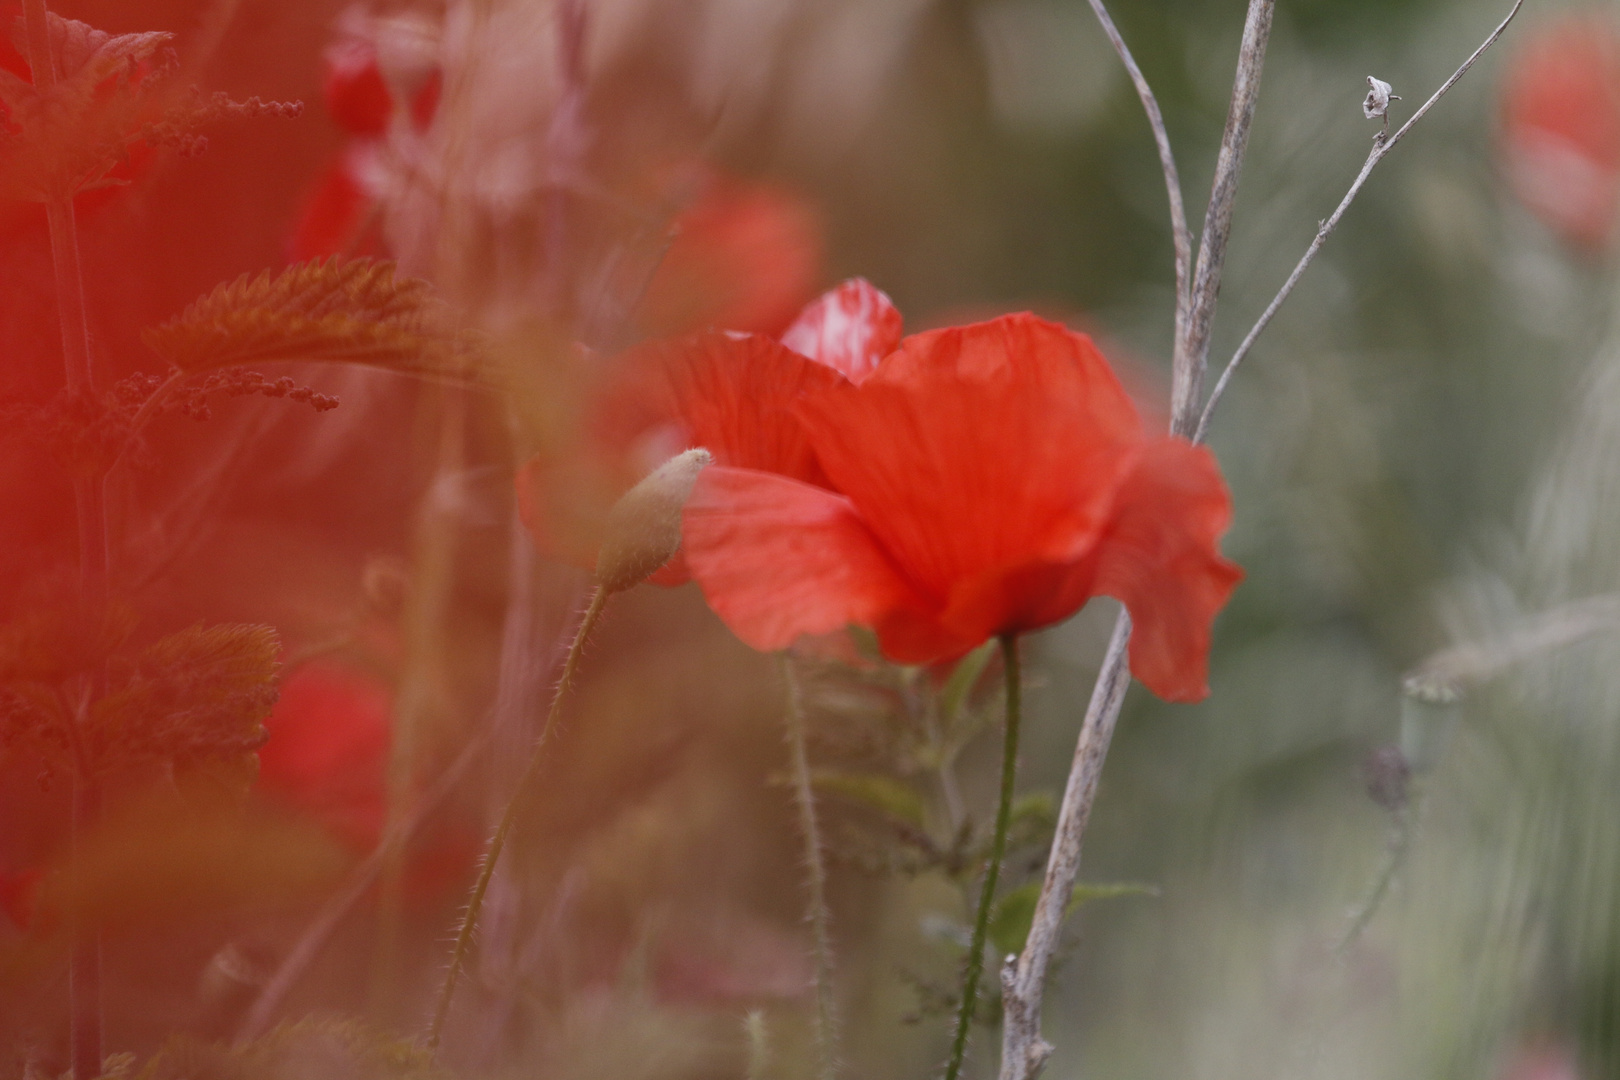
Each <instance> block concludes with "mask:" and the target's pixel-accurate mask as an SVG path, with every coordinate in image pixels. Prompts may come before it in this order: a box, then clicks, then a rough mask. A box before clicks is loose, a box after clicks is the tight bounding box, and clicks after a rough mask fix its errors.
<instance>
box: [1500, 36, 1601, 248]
mask: <svg viewBox="0 0 1620 1080" xmlns="http://www.w3.org/2000/svg"><path fill="white" fill-rule="evenodd" d="M1502 144H1503V156H1504V159H1505V167H1506V170H1507V177H1508V181H1509V183H1510V184H1511V185H1512V187H1513V190H1514V192H1515V194H1517V195H1518V197H1519V198H1520V199H1522V200H1523V201H1524V203H1525V205H1526V206H1528V207H1529V208H1530V209H1531V210H1532V211H1534V212H1535V213H1536V215H1537V216H1538V217H1540V218H1541V219H1542V220H1543V221H1544V222H1546V223H1547V224H1548V225H1549V226H1550V227H1552V228H1553V229H1555V230H1556V231H1557V232H1558V233H1559V234H1560V235H1561V236H1563V237H1564V239H1565V240H1567V241H1569V242H1570V243H1573V244H1576V245H1578V246H1581V247H1584V248H1587V249H1589V250H1597V249H1600V248H1603V247H1605V246H1606V245H1608V244H1609V243H1610V242H1611V241H1612V240H1613V238H1614V234H1615V224H1616V215H1617V212H1620V27H1617V26H1616V24H1615V21H1614V19H1613V18H1612V17H1611V16H1610V14H1609V13H1608V12H1606V11H1604V12H1600V11H1591V12H1586V13H1582V14H1577V15H1568V16H1564V17H1563V18H1560V19H1558V20H1557V21H1554V22H1552V23H1549V24H1547V25H1544V26H1542V27H1541V28H1540V29H1539V30H1538V31H1537V32H1536V33H1535V34H1534V35H1532V36H1530V37H1529V38H1528V40H1525V41H1524V42H1523V43H1522V44H1521V45H1520V47H1519V49H1518V52H1517V55H1516V56H1515V57H1514V59H1513V62H1512V64H1511V66H1510V67H1509V69H1508V73H1507V78H1506V81H1505V83H1504V86H1503V95H1502Z"/></svg>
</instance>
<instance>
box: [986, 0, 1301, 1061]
mask: <svg viewBox="0 0 1620 1080" xmlns="http://www.w3.org/2000/svg"><path fill="white" fill-rule="evenodd" d="M1093 7H1094V8H1096V7H1097V5H1096V4H1093ZM1274 7H1275V3H1274V0H1250V4H1249V9H1248V14H1247V15H1246V16H1245V18H1244V24H1243V40H1242V44H1241V45H1240V47H1239V51H1238V65H1237V73H1236V76H1235V77H1234V79H1233V85H1232V101H1231V105H1230V107H1229V109H1228V112H1227V119H1226V129H1225V131H1224V133H1223V134H1222V137H1221V150H1220V154H1219V156H1218V157H1217V159H1216V163H1215V179H1214V182H1213V184H1212V185H1211V187H1210V195H1209V209H1208V211H1207V212H1206V214H1205V216H1204V235H1203V239H1202V240H1201V241H1200V243H1199V248H1198V264H1197V268H1196V273H1195V276H1194V279H1193V281H1192V284H1191V289H1190V292H1189V293H1188V295H1187V300H1186V307H1185V309H1186V317H1185V319H1183V318H1180V317H1179V316H1180V313H1181V310H1182V305H1181V304H1180V303H1179V302H1178V305H1177V314H1178V318H1177V326H1176V351H1175V358H1174V363H1173V369H1172V383H1171V419H1170V429H1171V431H1172V432H1175V433H1180V434H1186V433H1187V432H1188V431H1190V430H1191V428H1192V422H1193V419H1194V418H1195V417H1196V416H1197V415H1198V409H1197V403H1198V399H1199V397H1200V396H1201V390H1202V387H1203V373H1204V363H1205V360H1206V358H1207V357H1208V354H1209V331H1210V326H1211V325H1212V323H1213V320H1214V315H1215V301H1216V298H1217V296H1218V294H1219V292H1220V278H1221V268H1222V266H1223V264H1224V262H1225V258H1226V241H1227V237H1228V236H1229V235H1230V233H1231V230H1232V207H1233V204H1234V203H1235V202H1236V201H1237V187H1238V178H1239V174H1240V173H1241V172H1242V169H1243V153H1244V150H1245V149H1246V148H1247V146H1248V141H1249V128H1250V127H1251V126H1252V125H1253V122H1254V110H1255V104H1256V102H1257V101H1258V99H1259V94H1260V73H1261V68H1262V66H1263V64H1264V61H1265V53H1266V43H1267V41H1268V40H1269V38H1270V36H1271V16H1272V11H1273V9H1274ZM1099 17H1102V18H1106V15H1105V14H1104V13H1102V12H1100V11H1099ZM1111 25H1112V24H1111V23H1105V29H1107V28H1109V27H1111ZM1110 36H1111V37H1113V36H1115V35H1113V34H1111V35H1110ZM1137 75H1138V73H1137V72H1136V71H1135V70H1134V69H1133V70H1132V78H1133V79H1135V78H1136V77H1137ZM1150 118H1151V112H1150ZM1160 131H1162V125H1159V126H1156V129H1155V135H1156V136H1157V135H1158V134H1159V132H1160ZM1166 156H1167V157H1168V150H1167V151H1166ZM1130 636H1131V620H1130V616H1129V615H1128V614H1127V613H1126V612H1124V611H1121V612H1120V613H1119V617H1118V619H1117V620H1116V621H1115V623H1114V632H1113V637H1112V639H1111V640H1110V642H1109V645H1108V652H1107V654H1106V655H1105V656H1104V658H1103V665H1102V670H1101V671H1099V672H1098V674H1097V682H1096V685H1095V686H1094V687H1093V689H1092V694H1091V702H1090V704H1089V705H1088V706H1087V709H1086V718H1085V721H1084V722H1083V723H1082V724H1081V727H1080V737H1079V740H1078V742H1077V743H1076V745H1075V750H1074V764H1073V765H1072V766H1071V767H1070V770H1069V780H1068V785H1067V787H1066V788H1065V790H1064V792H1063V803H1062V805H1061V807H1060V808H1059V810H1058V824H1057V832H1056V835H1054V836H1053V838H1052V849H1051V853H1050V855H1049V856H1048V858H1047V862H1046V878H1045V880H1044V881H1043V882H1042V883H1041V894H1040V899H1039V900H1037V901H1036V905H1035V917H1034V921H1033V923H1032V925H1031V927H1030V933H1029V938H1028V939H1027V941H1026V942H1025V945H1024V951H1023V953H1022V954H1020V955H1019V956H1018V957H1017V958H1016V959H1015V958H1013V957H1008V959H1007V962H1006V963H1005V964H1004V966H1003V969H1002V973H1001V985H1002V1005H1003V1020H1002V1049H1001V1080H1031V1078H1032V1077H1034V1076H1036V1075H1037V1074H1038V1073H1039V1072H1040V1071H1041V1069H1042V1068H1043V1067H1044V1066H1045V1064H1046V1059H1047V1058H1048V1057H1050V1056H1051V1053H1052V1049H1053V1048H1052V1045H1051V1044H1050V1043H1048V1042H1047V1041H1046V1040H1045V1039H1043V1038H1042V1037H1041V1032H1040V1017H1041V999H1042V996H1043V992H1044V990H1045V985H1046V971H1047V967H1048V966H1049V965H1050V964H1051V961H1052V955H1053V953H1054V952H1055V951H1056V950H1057V945H1058V938H1059V935H1060V933H1061V931H1062V926H1063V916H1064V913H1065V911H1066V910H1067V908H1068V906H1069V896H1070V894H1071V893H1072V892H1073V890H1074V880H1075V877H1076V875H1077V874H1078V873H1079V870H1080V848H1081V841H1082V839H1083V837H1084V835H1085V829H1086V822H1087V819H1088V818H1089V817H1090V815H1091V804H1092V802H1093V801H1094V800H1095V799H1096V796H1097V782H1098V779H1099V778H1100V777H1101V775H1102V765H1103V760H1104V758H1106V757H1107V754H1108V745H1109V742H1110V741H1111V740H1112V738H1113V734H1114V725H1115V723H1116V722H1117V721H1118V719H1119V710H1120V706H1121V705H1123V704H1124V701H1125V691H1126V690H1127V689H1128V688H1129V687H1130V682H1131V679H1130V672H1129V670H1128V651H1129V643H1130Z"/></svg>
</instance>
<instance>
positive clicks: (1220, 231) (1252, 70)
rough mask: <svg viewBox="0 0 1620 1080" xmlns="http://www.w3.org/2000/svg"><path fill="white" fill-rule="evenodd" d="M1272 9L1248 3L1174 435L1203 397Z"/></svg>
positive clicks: (1188, 426)
mask: <svg viewBox="0 0 1620 1080" xmlns="http://www.w3.org/2000/svg"><path fill="white" fill-rule="evenodd" d="M1274 7H1275V4H1274V3H1273V2H1272V0H1251V2H1250V4H1249V13H1248V15H1247V16H1246V17H1245V18H1244V22H1243V41H1242V44H1241V45H1239V47H1238V64H1237V75H1236V77H1235V78H1234V79H1233V81H1232V104H1231V106H1230V107H1229V108H1228V110H1227V113H1226V130H1225V131H1224V132H1223V133H1222V134H1221V150H1220V153H1219V154H1218V155H1217V156H1216V158H1215V182H1214V183H1213V184H1211V185H1210V190H1209V209H1208V210H1207V211H1206V212H1205V214H1204V235H1203V237H1202V238H1201V239H1200V240H1199V242H1198V265H1197V267H1196V268H1195V270H1194V272H1193V282H1192V293H1191V296H1190V297H1189V300H1188V311H1187V320H1186V326H1185V328H1184V329H1183V330H1182V332H1181V333H1179V334H1178V335H1177V336H1176V352H1175V356H1174V358H1173V360H1172V362H1171V373H1172V382H1171V386H1170V416H1171V430H1172V431H1173V432H1174V433H1175V434H1177V435H1186V434H1188V433H1190V432H1191V431H1192V428H1193V417H1194V416H1196V415H1197V411H1198V404H1197V403H1198V399H1199V398H1200V397H1202V396H1203V391H1204V367H1205V365H1206V364H1207V363H1208V361H1209V335H1210V331H1211V329H1212V328H1213V327H1214V323H1215V302H1216V299H1217V298H1218V297H1219V296H1220V292H1221V270H1222V268H1223V267H1224V266H1225V265H1226V241H1227V238H1228V237H1229V236H1231V233H1232V208H1233V206H1234V204H1236V202H1237V186H1238V176H1239V174H1240V173H1241V172H1242V171H1243V152H1244V150H1246V149H1247V148H1248V145H1249V128H1250V127H1252V126H1253V124H1254V108H1255V105H1256V103H1257V102H1258V101H1259V99H1260V69H1261V67H1262V66H1263V65H1264V63H1265V58H1266V42H1267V41H1268V40H1269V39H1270V37H1271V13H1272V10H1273V8H1274Z"/></svg>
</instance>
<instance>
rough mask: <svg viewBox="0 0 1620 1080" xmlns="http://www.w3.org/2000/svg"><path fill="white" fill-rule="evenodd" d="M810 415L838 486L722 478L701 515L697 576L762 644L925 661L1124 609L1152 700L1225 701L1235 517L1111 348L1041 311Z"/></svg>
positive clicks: (816, 391) (939, 350) (695, 505)
mask: <svg viewBox="0 0 1620 1080" xmlns="http://www.w3.org/2000/svg"><path fill="white" fill-rule="evenodd" d="M792 411H793V414H794V416H795V417H796V418H797V419H798V420H799V422H800V423H802V425H803V431H804V434H805V437H806V438H807V439H808V441H809V443H810V445H811V447H812V448H813V449H814V452H815V456H816V459H817V461H818V462H819V464H820V466H821V468H822V469H823V470H824V471H825V473H826V475H827V477H828V478H829V481H830V486H827V487H822V486H817V485H816V484H814V483H806V482H805V481H804V480H803V479H802V478H795V477H792V476H787V475H782V474H779V473H773V472H767V471H761V470H758V469H750V468H737V467H734V466H727V465H724V464H720V465H715V466H711V467H710V468H708V469H706V470H704V472H703V474H702V476H701V477H700V478H699V480H698V483H697V487H696V489H695V490H694V492H693V495H692V499H691V501H690V502H689V503H688V504H687V508H686V515H685V554H686V560H687V564H688V566H689V567H690V569H691V573H692V576H693V577H694V578H696V579H697V581H698V583H699V585H701V586H702V588H703V591H704V594H705V595H706V596H707V598H708V600H709V603H710V605H711V606H712V607H713V608H714V610H715V611H716V612H717V613H718V614H719V615H720V617H721V618H722V619H724V620H725V621H726V623H727V624H728V625H729V626H730V627H731V628H732V630H733V631H735V632H736V633H737V635H738V636H739V637H741V638H742V639H743V640H744V641H745V642H747V643H748V644H749V645H751V646H753V647H755V648H757V649H762V650H769V649H781V648H786V647H787V646H789V645H791V644H793V642H794V641H795V640H797V639H798V638H799V637H800V636H802V635H806V634H824V633H828V632H831V631H834V630H838V629H841V628H843V627H844V626H846V625H849V624H851V623H855V624H860V625H864V626H869V627H872V628H873V629H875V630H876V631H877V633H878V636H879V639H880V641H881V643H882V646H883V649H884V652H885V653H886V654H887V655H888V656H889V657H890V658H891V659H893V660H897V661H901V662H905V663H925V662H930V661H934V660H938V659H942V658H945V657H950V656H955V655H960V654H962V653H965V652H967V651H968V650H969V649H972V648H973V647H975V646H977V645H978V644H980V643H981V642H983V641H985V640H986V639H988V638H990V637H993V636H997V635H1001V634H1009V633H1019V632H1023V631H1027V630H1034V629H1037V628H1039V627H1042V626H1047V625H1050V624H1052V623H1055V622H1058V621H1061V620H1062V619H1065V618H1067V617H1068V616H1070V615H1072V614H1073V613H1074V612H1075V611H1077V610H1079V608H1080V607H1081V606H1083V605H1084V604H1085V602H1086V601H1087V600H1088V599H1089V598H1090V597H1092V596H1094V595H1110V596H1114V597H1117V598H1118V599H1120V600H1122V601H1123V602H1124V604H1125V606H1126V607H1127V608H1128V609H1129V610H1130V612H1131V615H1132V618H1133V620H1134V622H1135V626H1136V629H1135V633H1134V634H1133V635H1132V638H1131V670H1132V671H1133V672H1134V673H1135V674H1136V676H1137V677H1138V678H1139V679H1141V680H1142V682H1143V683H1144V684H1146V685H1147V686H1148V688H1149V689H1151V690H1152V691H1153V692H1154V693H1156V694H1158V695H1160V696H1161V697H1164V698H1167V699H1169V700H1174V701H1188V700H1196V699H1198V698H1201V697H1203V696H1204V695H1205V694H1206V693H1207V692H1208V688H1207V686H1206V672H1207V667H1208V653H1209V640H1210V623H1211V621H1212V620H1213V619H1214V616H1215V613H1216V612H1217V611H1218V610H1219V608H1220V607H1221V605H1222V604H1224V603H1225V601H1226V598H1227V596H1228V595H1229V594H1230V593H1231V591H1232V589H1233V588H1234V587H1235V585H1236V584H1237V581H1238V580H1239V578H1240V577H1241V576H1242V571H1240V570H1239V569H1238V568H1237V567H1236V566H1235V565H1233V564H1232V563H1230V562H1227V561H1226V560H1225V559H1223V558H1222V557H1221V556H1220V553H1219V551H1218V550H1217V547H1216V541H1217V540H1218V539H1219V537H1220V535H1221V534H1222V533H1223V532H1224V531H1225V530H1226V527H1227V524H1228V522H1229V520H1230V517H1231V502H1230V498H1229V496H1228V494H1227V491H1226V486H1225V484H1224V483H1223V482H1222V480H1221V476H1220V472H1219V469H1218V468H1217V466H1216V464H1215V459H1214V457H1213V456H1212V455H1211V454H1210V453H1209V451H1208V450H1207V449H1205V448H1203V447H1195V446H1193V445H1191V444H1190V443H1188V442H1186V441H1185V440H1183V439H1178V438H1169V437H1155V436H1151V435H1149V434H1148V433H1147V432H1146V430H1145V429H1144V428H1143V426H1142V423H1141V420H1140V418H1139V416H1138V415H1137V411H1136V408H1135V406H1134V405H1133V404H1132V402H1131V400H1130V398H1129V396H1128V395H1127V394H1126V393H1125V391H1124V389H1123V388H1122V387H1121V386H1120V383H1119V380H1118V379H1117V378H1116V377H1115V375H1114V373H1113V371H1112V370H1111V369H1110V368H1109V366H1108V363H1107V361H1106V360H1105V359H1104V358H1103V356H1102V354H1101V353H1100V352H1098V351H1097V349H1096V347H1095V346H1094V345H1093V344H1092V342H1091V339H1090V338H1088V337H1086V336H1085V335H1083V334H1076V333H1074V332H1073V331H1070V330H1068V329H1066V328H1064V327H1062V326H1059V325H1058V324H1056V323H1051V322H1047V321H1045V320H1043V319H1038V318H1036V317H1035V316H1033V315H1028V314H1024V315H1009V316H1003V317H1002V318H999V319H994V320H992V321H990V322H984V323H977V324H974V325H971V326H964V327H955V328H950V329H945V330H936V331H932V332H929V333H925V334H919V335H916V336H914V337H911V338H908V339H906V340H905V342H904V343H903V344H902V345H901V347H900V349H899V350H898V351H897V352H895V353H894V354H892V355H891V356H889V357H887V358H886V359H885V360H883V361H882V362H881V363H880V364H879V365H878V367H877V368H876V370H875V371H874V372H873V374H872V375H871V376H870V377H869V378H867V379H866V380H865V381H864V382H863V383H860V384H858V385H857V384H855V383H853V382H851V381H848V380H843V379H839V380H836V383H835V384H834V385H828V386H822V387H814V388H809V389H807V390H805V391H804V392H803V393H802V396H801V397H800V398H799V399H798V401H797V403H796V405H795V406H794V408H793V410H792Z"/></svg>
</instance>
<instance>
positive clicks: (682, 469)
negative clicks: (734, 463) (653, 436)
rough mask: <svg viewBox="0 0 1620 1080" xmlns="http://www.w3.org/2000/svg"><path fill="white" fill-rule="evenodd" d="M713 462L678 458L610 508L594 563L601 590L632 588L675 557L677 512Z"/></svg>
mask: <svg viewBox="0 0 1620 1080" xmlns="http://www.w3.org/2000/svg"><path fill="white" fill-rule="evenodd" d="M712 460H713V459H712V458H711V457H710V456H709V452H708V451H707V450H688V451H686V453H684V454H677V455H676V456H675V457H672V458H670V459H669V460H668V461H666V462H664V463H663V464H662V465H660V466H659V467H658V468H657V469H655V470H653V472H652V474H651V475H649V476H648V477H647V478H646V479H644V480H642V481H641V483H639V484H637V485H636V486H635V487H633V488H631V489H630V490H629V491H627V492H625V494H624V497H623V498H621V499H620V500H619V501H618V502H617V503H614V505H613V509H612V510H611V511H609V513H608V520H607V535H606V537H605V538H604V539H603V541H602V549H601V551H600V552H599V553H598V554H597V557H596V581H597V583H598V584H599V585H601V586H602V588H603V589H604V590H606V591H607V592H610V593H615V592H619V591H620V590H622V589H628V588H630V587H631V586H632V585H637V584H639V583H641V582H642V581H644V580H646V578H647V576H648V575H649V574H651V573H653V572H654V571H656V570H657V569H658V568H659V567H661V566H663V565H664V564H665V563H667V562H669V560H670V559H672V558H674V557H675V552H677V551H679V550H680V547H681V510H682V509H684V508H685V506H686V500H687V498H688V497H690V496H691V494H692V485H693V484H695V483H697V478H698V473H700V472H702V471H703V467H704V466H705V465H707V464H708V463H709V462H710V461H712Z"/></svg>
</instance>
